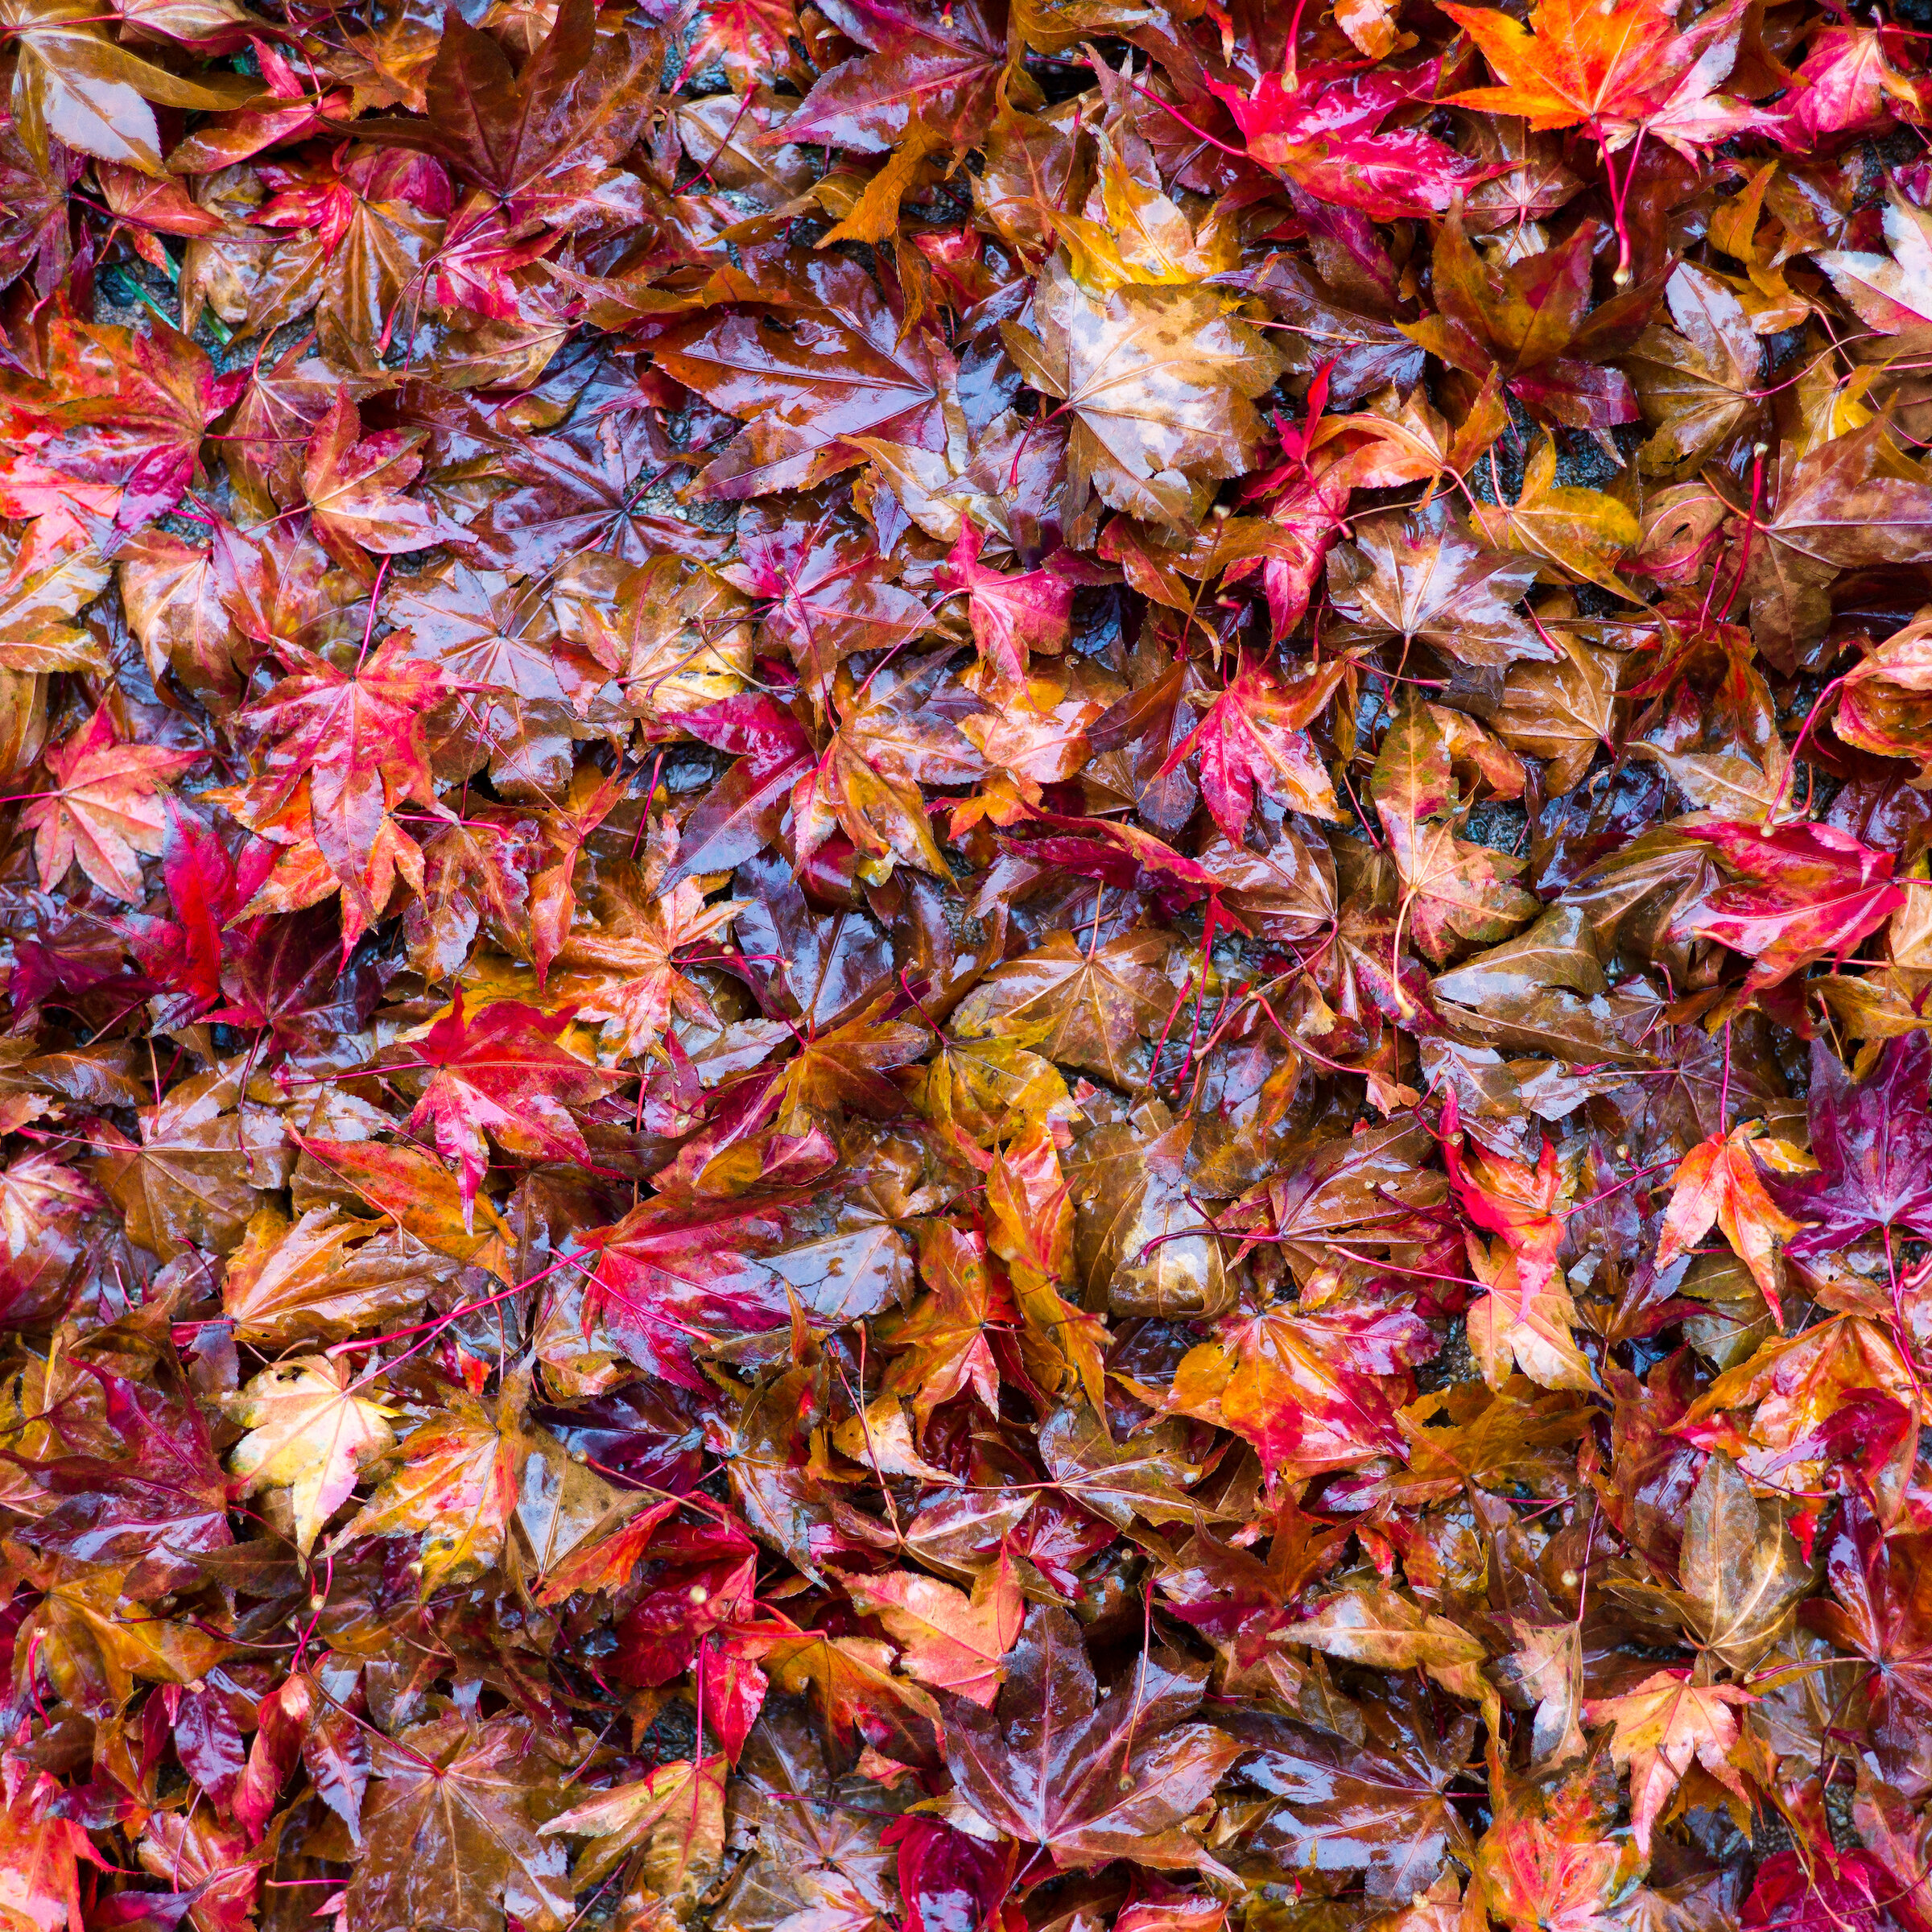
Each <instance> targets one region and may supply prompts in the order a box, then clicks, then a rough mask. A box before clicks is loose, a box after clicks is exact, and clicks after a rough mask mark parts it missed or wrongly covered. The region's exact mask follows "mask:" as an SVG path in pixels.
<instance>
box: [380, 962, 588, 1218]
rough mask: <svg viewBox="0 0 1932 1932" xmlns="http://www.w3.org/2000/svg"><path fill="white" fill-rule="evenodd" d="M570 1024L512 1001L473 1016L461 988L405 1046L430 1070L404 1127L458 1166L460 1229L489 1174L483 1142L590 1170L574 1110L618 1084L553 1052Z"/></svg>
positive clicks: (558, 1049) (564, 1054) (572, 1057)
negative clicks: (423, 1136) (427, 1139)
mask: <svg viewBox="0 0 1932 1932" xmlns="http://www.w3.org/2000/svg"><path fill="white" fill-rule="evenodd" d="M570 1023H571V1015H570V1014H569V1013H568V1012H564V1013H544V1012H543V1011H541V1010H540V1009H538V1008H536V1007H535V1006H525V1005H520V1004H519V1003H518V1002H517V1001H514V1000H500V1001H495V1002H493V1004H491V1005H488V1006H486V1007H485V1008H484V1009H482V1011H481V1013H477V1015H476V1016H475V1017H474V1018H469V1017H468V1016H466V1015H465V1014H464V1010H463V989H462V988H461V987H460V986H459V987H458V988H457V989H456V992H455V994H454V995H453V997H452V1000H451V1001H450V1009H449V1011H448V1013H445V1014H444V1016H443V1018H441V1019H440V1020H438V1021H437V1022H436V1023H435V1025H434V1026H431V1028H430V1029H429V1030H428V1031H427V1033H425V1034H423V1036H422V1037H421V1038H420V1039H418V1040H415V1041H412V1042H409V1046H410V1047H411V1049H412V1050H413V1054H414V1055H415V1060H414V1063H415V1064H416V1065H419V1066H423V1067H433V1068H435V1070H436V1071H434V1073H432V1074H431V1076H430V1080H429V1084H427V1086H426V1087H425V1088H423V1097H422V1099H421V1100H419V1101H417V1103H416V1106H415V1112H414V1113H411V1116H410V1117H409V1125H410V1126H411V1129H415V1130H416V1131H419V1132H427V1133H429V1134H430V1135H431V1137H433V1138H434V1140H435V1141H436V1146H437V1148H438V1150H440V1152H441V1153H442V1154H444V1155H445V1156H446V1157H447V1158H449V1159H451V1160H452V1161H454V1162H456V1173H457V1177H458V1180H459V1183H460V1187H461V1189H462V1194H463V1213H464V1226H465V1227H466V1228H467V1227H469V1226H472V1225H473V1219H472V1217H473V1212H474V1209H475V1205H476V1198H477V1187H479V1186H480V1185H481V1182H482V1179H483V1175H484V1172H485V1168H486V1167H487V1166H488V1150H487V1149H486V1147H485V1137H488V1138H489V1140H491V1141H495V1142H496V1144H497V1146H499V1147H501V1148H502V1149H503V1150H504V1151H505V1152H506V1153H507V1154H522V1155H524V1156H526V1158H530V1159H533V1160H543V1161H563V1162H576V1163H579V1164H580V1165H582V1166H590V1165H592V1162H591V1153H590V1149H589V1147H588V1145H587V1144H586V1143H585V1141H584V1131H583V1129H582V1128H581V1127H580V1126H579V1125H577V1120H576V1114H575V1113H573V1112H572V1109H573V1108H576V1109H578V1110H581V1109H582V1108H584V1107H586V1106H588V1104H590V1103H591V1102H592V1101H593V1100H598V1099H600V1098H601V1096H603V1095H605V1094H606V1093H608V1092H609V1091H610V1089H611V1088H612V1087H613V1086H614V1085H615V1084H617V1081H618V1080H621V1078H622V1077H623V1076H622V1075H618V1074H615V1073H611V1072H608V1071H605V1069H604V1068H602V1067H595V1066H592V1065H591V1064H590V1063H588V1062H587V1061H584V1060H581V1059H579V1058H578V1057H577V1056H576V1055H575V1054H574V1053H571V1052H569V1051H567V1050H566V1049H565V1048H564V1047H559V1045H558V1044H557V1041H558V1039H559V1037H560V1036H561V1035H562V1034H564V1033H565V1032H566V1031H567V1030H568V1028H569V1026H570ZM405 1064H406V1065H407V1064H410V1063H409V1062H405Z"/></svg>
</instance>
